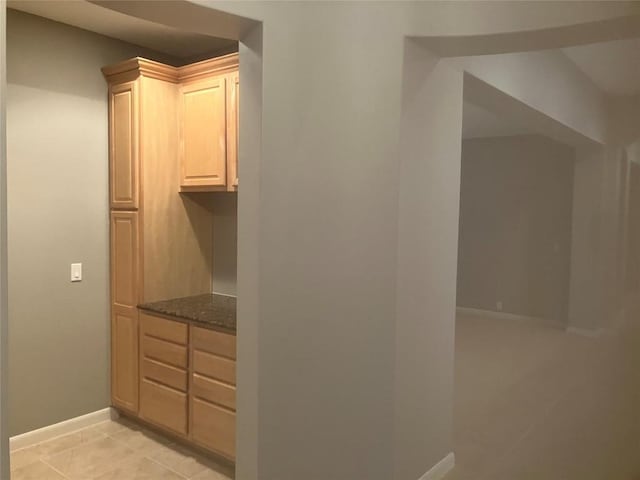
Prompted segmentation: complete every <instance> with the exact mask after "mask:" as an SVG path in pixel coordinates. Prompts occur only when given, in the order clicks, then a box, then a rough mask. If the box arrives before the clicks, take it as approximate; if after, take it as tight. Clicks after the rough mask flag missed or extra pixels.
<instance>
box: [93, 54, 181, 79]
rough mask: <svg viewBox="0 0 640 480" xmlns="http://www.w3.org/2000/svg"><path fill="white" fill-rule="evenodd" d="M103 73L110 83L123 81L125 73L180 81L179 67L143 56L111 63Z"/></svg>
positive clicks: (104, 68)
mask: <svg viewBox="0 0 640 480" xmlns="http://www.w3.org/2000/svg"><path fill="white" fill-rule="evenodd" d="M102 74H103V75H104V76H105V78H106V79H107V81H108V82H109V83H115V82H119V81H121V79H122V77H123V76H125V75H127V74H128V75H133V76H134V77H138V76H140V75H142V76H145V77H151V78H157V79H158V80H165V81H167V82H172V83H178V78H179V75H178V68H177V67H172V66H171V65H165V64H164V63H160V62H154V61H153V60H147V59H146V58H142V57H135V58H131V59H129V60H125V61H124V62H120V63H118V64H116V65H109V66H106V67H103V68H102Z"/></svg>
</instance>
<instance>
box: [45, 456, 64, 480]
mask: <svg viewBox="0 0 640 480" xmlns="http://www.w3.org/2000/svg"><path fill="white" fill-rule="evenodd" d="M39 460H40V461H41V462H42V463H44V464H45V465H46V466H47V467H49V468H50V469H51V470H53V471H54V472H56V473H57V474H59V475H60V476H61V477H62V478H64V479H65V480H71V479H70V478H69V477H67V476H66V475H65V474H64V473H62V472H61V471H60V470H58V469H57V468H56V467H54V466H53V465H51V464H50V463H49V462H47V461H46V460H45V459H44V458H40V459H39Z"/></svg>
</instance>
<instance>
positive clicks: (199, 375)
mask: <svg viewBox="0 0 640 480" xmlns="http://www.w3.org/2000/svg"><path fill="white" fill-rule="evenodd" d="M235 358H236V337H235V336H234V335H229V334H227V333H222V332H217V331H215V330H208V329H205V328H200V327H194V326H191V387H190V390H189V409H190V412H191V419H190V425H191V428H190V431H191V438H192V440H193V441H194V442H195V443H197V444H198V445H200V446H202V447H205V448H208V449H209V450H212V451H214V452H216V453H218V454H219V455H222V456H225V457H227V458H229V459H231V460H233V459H235V418H236V413H235V409H236V387H235V384H236V381H235V371H236V362H235Z"/></svg>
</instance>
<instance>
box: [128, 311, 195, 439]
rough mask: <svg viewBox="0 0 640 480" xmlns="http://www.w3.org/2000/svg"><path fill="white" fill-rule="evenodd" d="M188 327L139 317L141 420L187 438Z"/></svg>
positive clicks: (144, 316) (142, 316)
mask: <svg viewBox="0 0 640 480" xmlns="http://www.w3.org/2000/svg"><path fill="white" fill-rule="evenodd" d="M187 339H188V331H187V325H185V324H182V323H178V322H172V321H171V320H166V319H163V318H159V317H154V316H152V315H147V314H144V313H141V314H140V364H141V365H142V368H141V372H140V373H141V375H140V412H139V415H140V418H141V419H143V420H146V421H148V422H150V423H153V424H155V425H158V426H160V427H163V428H166V429H169V430H170V431H171V432H172V433H174V434H178V435H180V436H186V435H187V393H186V392H187V387H188V382H187V358H188V355H187V349H188V347H187Z"/></svg>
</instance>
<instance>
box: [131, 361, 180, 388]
mask: <svg viewBox="0 0 640 480" xmlns="http://www.w3.org/2000/svg"><path fill="white" fill-rule="evenodd" d="M140 369H141V372H142V377H143V378H148V379H150V380H154V381H155V382H158V383H162V384H163V385H168V386H169V387H172V388H175V389H176V390H182V391H183V392H186V391H187V380H188V377H187V371H186V370H182V369H180V368H176V367H172V366H170V365H165V364H164V363H160V362H157V361H155V360H151V359H150V358H144V359H143V360H142V364H141V365H140Z"/></svg>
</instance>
